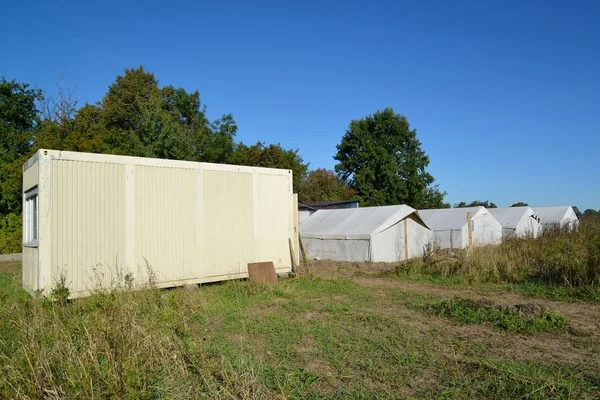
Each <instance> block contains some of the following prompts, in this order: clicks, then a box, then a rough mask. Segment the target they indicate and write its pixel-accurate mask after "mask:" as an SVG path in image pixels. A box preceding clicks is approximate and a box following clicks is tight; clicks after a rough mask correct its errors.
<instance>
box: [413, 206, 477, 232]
mask: <svg viewBox="0 0 600 400" xmlns="http://www.w3.org/2000/svg"><path fill="white" fill-rule="evenodd" d="M468 212H470V213H471V214H472V217H473V218H475V217H476V216H479V215H481V214H484V213H487V210H486V209H485V207H481V206H479V207H462V208H440V209H434V210H419V215H420V216H421V218H422V219H423V222H425V223H426V224H427V225H428V226H429V227H430V228H431V229H433V230H434V231H443V230H450V229H452V230H458V229H462V227H463V226H465V225H466V224H467V213H468Z"/></svg>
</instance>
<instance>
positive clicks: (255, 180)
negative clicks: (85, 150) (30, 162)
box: [24, 151, 295, 297]
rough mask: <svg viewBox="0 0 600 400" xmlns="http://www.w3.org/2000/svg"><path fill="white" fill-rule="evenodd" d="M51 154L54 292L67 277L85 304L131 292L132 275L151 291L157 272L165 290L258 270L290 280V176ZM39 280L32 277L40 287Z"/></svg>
mask: <svg viewBox="0 0 600 400" xmlns="http://www.w3.org/2000/svg"><path fill="white" fill-rule="evenodd" d="M48 153H49V154H48V155H47V156H46V155H45V154H44V156H43V157H42V158H41V161H42V162H41V166H40V174H41V175H42V176H43V177H44V179H43V180H44V182H46V183H44V184H43V185H41V186H40V199H45V198H47V199H48V201H47V204H46V201H43V203H44V207H45V208H44V210H46V211H44V213H42V215H40V218H42V220H41V222H40V223H41V225H42V227H46V228H44V229H43V231H41V232H40V234H42V235H44V236H43V237H40V240H41V243H43V244H44V246H46V247H44V249H50V250H48V251H46V250H44V253H43V254H42V253H39V255H38V258H39V260H40V263H39V265H40V267H41V273H40V279H39V281H40V285H41V286H42V288H44V289H45V291H46V292H50V290H51V289H52V286H54V284H55V282H56V280H57V279H58V278H59V275H60V274H61V273H64V274H66V278H67V284H68V286H69V289H70V291H71V293H72V295H73V297H79V296H82V295H85V293H86V292H87V291H90V290H93V289H98V288H101V287H102V288H107V287H111V286H114V285H116V284H122V283H123V278H124V275H125V274H127V273H131V274H132V275H133V278H134V283H135V284H137V285H140V284H145V283H147V282H148V280H149V275H148V267H149V268H150V270H151V271H152V273H153V275H154V278H155V282H156V284H157V285H158V286H163V287H164V286H174V285H177V284H181V283H192V282H195V283H199V282H208V281H216V280H223V279H228V278H236V277H243V276H247V263H249V262H256V261H273V262H274V264H275V267H276V269H277V270H278V271H280V272H284V271H290V268H291V260H290V252H289V245H288V241H289V239H290V238H292V239H293V229H294V226H293V225H294V213H295V209H294V207H293V195H292V176H291V173H289V172H288V171H285V172H284V173H282V172H279V171H275V170H267V169H252V168H248V167H239V168H238V167H234V166H222V165H211V164H199V163H182V162H173V165H174V166H173V167H169V166H167V165H166V164H168V163H167V162H166V161H165V160H157V163H158V165H149V160H148V159H134V158H131V157H127V158H121V157H116V156H100V155H89V156H90V160H91V161H85V160H84V159H83V158H84V155H82V154H80V153H69V154H67V155H69V156H70V157H69V158H67V159H64V158H63V157H65V154H63V153H59V152H52V151H48ZM38 154H39V153H38ZM65 158H66V157H65ZM103 158H106V162H101V160H102V159H103ZM113 160H114V161H115V162H113ZM137 160H139V161H140V164H137V163H135V162H133V161H137ZM130 161H131V162H130ZM187 165H189V168H186V166H187ZM40 179H41V178H40ZM42 256H43V257H42ZM42 259H43V260H42ZM41 261H43V263H42V262H41ZM31 271H33V270H31ZM36 271H37V270H36ZM31 274H32V272H27V273H25V272H24V276H25V275H27V279H29V280H35V278H33V277H32V275H31Z"/></svg>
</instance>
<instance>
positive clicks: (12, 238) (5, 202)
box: [0, 78, 42, 253]
mask: <svg viewBox="0 0 600 400" xmlns="http://www.w3.org/2000/svg"><path fill="white" fill-rule="evenodd" d="M41 99H42V94H41V92H40V91H39V90H36V89H31V88H29V85H28V84H26V83H18V82H16V81H14V80H13V81H8V80H6V79H5V78H1V79H0V253H10V252H16V251H18V250H19V249H20V248H21V217H20V213H21V196H22V179H23V172H22V171H23V163H24V162H25V160H26V158H27V156H28V155H29V153H30V151H31V146H32V141H33V139H34V138H35V135H36V131H37V130H38V126H39V118H38V109H37V106H36V102H38V101H39V100H41Z"/></svg>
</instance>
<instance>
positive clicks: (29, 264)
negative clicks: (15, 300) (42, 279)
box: [22, 247, 38, 293]
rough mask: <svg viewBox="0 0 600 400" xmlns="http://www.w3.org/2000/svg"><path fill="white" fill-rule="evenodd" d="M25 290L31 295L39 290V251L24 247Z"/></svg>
mask: <svg viewBox="0 0 600 400" xmlns="http://www.w3.org/2000/svg"><path fill="white" fill-rule="evenodd" d="M22 262H23V288H24V289H25V290H27V291H28V292H30V293H33V292H34V291H35V290H37V289H38V287H37V281H38V250H37V248H35V247H33V248H32V247H23V261H22Z"/></svg>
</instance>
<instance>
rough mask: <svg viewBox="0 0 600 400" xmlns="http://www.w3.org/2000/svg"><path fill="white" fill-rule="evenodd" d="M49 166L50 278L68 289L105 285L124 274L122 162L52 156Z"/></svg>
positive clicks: (92, 287) (76, 289)
mask: <svg viewBox="0 0 600 400" xmlns="http://www.w3.org/2000/svg"><path fill="white" fill-rule="evenodd" d="M51 165H52V185H51V187H52V204H51V213H50V214H51V218H52V222H51V224H52V225H51V226H52V228H51V232H52V241H51V243H52V271H51V272H50V273H51V276H52V280H53V281H56V280H57V279H58V278H59V276H60V274H65V276H66V278H67V284H68V285H69V287H70V288H71V291H79V290H85V289H87V290H90V289H95V288H99V287H107V286H110V285H112V284H114V283H115V281H116V280H118V279H119V278H120V277H119V275H120V274H122V271H121V268H122V267H123V260H124V256H125V248H124V205H125V196H124V189H125V183H124V166H123V165H116V164H109V163H95V162H76V161H59V160H55V161H53V162H52V163H51Z"/></svg>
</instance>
